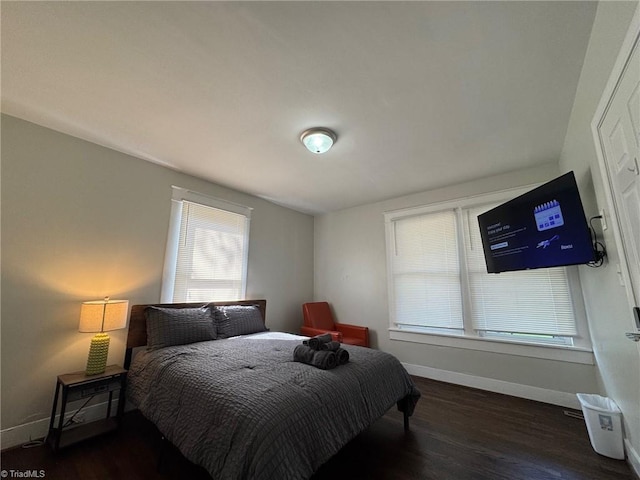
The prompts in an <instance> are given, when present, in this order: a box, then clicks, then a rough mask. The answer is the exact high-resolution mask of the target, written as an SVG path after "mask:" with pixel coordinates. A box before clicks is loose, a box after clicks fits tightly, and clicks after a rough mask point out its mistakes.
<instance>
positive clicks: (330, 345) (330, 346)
mask: <svg viewBox="0 0 640 480" xmlns="http://www.w3.org/2000/svg"><path fill="white" fill-rule="evenodd" d="M339 348H340V342H336V341H333V342H327V343H322V344H321V345H320V349H319V350H330V351H332V352H335V351H337V350H338V349H339Z"/></svg>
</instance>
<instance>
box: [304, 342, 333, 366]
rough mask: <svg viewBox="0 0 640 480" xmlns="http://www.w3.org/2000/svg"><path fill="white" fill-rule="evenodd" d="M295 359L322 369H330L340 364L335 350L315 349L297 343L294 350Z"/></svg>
mask: <svg viewBox="0 0 640 480" xmlns="http://www.w3.org/2000/svg"><path fill="white" fill-rule="evenodd" d="M293 360H294V361H295V362H301V363H306V364H307V365H311V366H313V367H316V368H320V369H322V370H330V369H332V368H335V367H336V366H337V365H338V356H337V355H336V353H335V352H332V351H330V350H314V349H313V348H311V347H309V346H308V345H296V348H295V350H294V351H293Z"/></svg>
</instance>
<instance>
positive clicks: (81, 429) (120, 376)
mask: <svg viewBox="0 0 640 480" xmlns="http://www.w3.org/2000/svg"><path fill="white" fill-rule="evenodd" d="M126 381H127V370H125V369H124V368H122V367H119V366H117V365H109V366H108V367H107V368H106V370H105V372H104V373H100V374H98V375H87V374H86V373H85V372H84V371H82V372H75V373H67V374H64V375H59V376H58V380H57V382H56V394H55V397H54V399H53V408H52V409H51V420H50V421H49V435H48V436H47V439H48V441H49V442H50V443H51V447H52V448H53V450H54V451H57V450H59V449H60V448H64V447H67V446H69V445H73V444H74V443H77V442H81V441H82V440H85V439H87V438H91V437H95V436H96V435H101V434H103V433H107V432H111V431H113V430H116V429H117V428H118V426H119V425H120V420H121V419H122V414H123V413H124V404H125V395H124V393H125V387H126ZM60 390H62V400H61V402H60V404H61V408H60V418H59V419H58V426H57V427H55V428H54V424H55V418H56V414H57V410H58V397H59V396H60ZM114 392H119V394H118V410H117V412H116V415H115V416H112V415H111V402H112V400H113V393H114ZM101 394H109V400H108V402H107V415H106V417H105V418H103V419H101V420H96V421H93V422H87V423H83V424H80V425H77V426H73V427H72V428H64V427H65V425H64V422H65V418H64V416H65V411H66V409H67V404H68V403H69V402H73V401H76V400H83V399H84V400H85V401H87V400H89V399H90V398H92V397H94V396H96V395H101Z"/></svg>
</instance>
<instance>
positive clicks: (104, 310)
mask: <svg viewBox="0 0 640 480" xmlns="http://www.w3.org/2000/svg"><path fill="white" fill-rule="evenodd" d="M128 310H129V301H128V300H109V297H107V298H105V299H104V300H95V301H91V302H83V303H82V309H81V310H80V326H79V327H78V330H79V331H81V332H108V331H109V330H118V329H120V328H124V327H125V326H126V325H127V312H128Z"/></svg>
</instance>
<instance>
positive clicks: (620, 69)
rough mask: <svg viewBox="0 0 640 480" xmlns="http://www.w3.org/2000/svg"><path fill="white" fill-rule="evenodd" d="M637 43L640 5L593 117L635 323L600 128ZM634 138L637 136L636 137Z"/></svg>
mask: <svg viewBox="0 0 640 480" xmlns="http://www.w3.org/2000/svg"><path fill="white" fill-rule="evenodd" d="M636 44H638V45H636ZM634 47H635V48H640V6H638V7H636V11H635V13H634V15H633V18H632V20H631V24H630V25H629V29H628V30H627V34H626V36H625V38H624V41H623V42H622V46H621V48H620V52H619V53H618V57H617V59H616V62H615V64H614V66H613V69H612V70H611V75H610V76H609V80H608V81H607V84H606V86H605V88H604V91H603V93H602V97H601V98H600V103H599V104H598V107H597V108H596V111H595V115H594V116H593V120H592V121H591V133H592V135H593V141H594V143H595V147H596V154H597V157H598V166H599V170H600V175H601V176H602V180H603V182H602V183H603V185H604V193H605V199H606V202H607V205H608V210H609V211H610V216H609V219H608V220H609V221H608V222H607V225H608V226H609V227H610V228H612V230H613V236H614V238H615V243H616V248H617V250H618V256H619V258H620V275H621V276H622V281H623V282H624V288H625V291H626V294H627V301H628V303H629V315H630V318H631V322H632V324H634V325H635V322H634V319H633V312H632V307H634V306H637V305H640V298H636V295H635V293H634V291H633V286H632V285H631V273H630V270H629V266H628V257H627V254H626V251H625V248H624V244H623V240H622V232H621V228H620V215H619V213H618V208H617V204H616V201H615V196H614V194H613V186H612V185H613V184H612V180H611V172H610V171H609V167H608V164H607V161H606V159H605V153H604V145H603V141H602V138H601V137H600V134H599V131H598V127H599V126H600V125H601V124H602V122H603V120H604V117H605V115H606V114H607V112H608V111H609V106H610V104H611V100H612V98H613V95H614V94H615V92H616V90H617V88H618V84H619V83H620V78H621V77H622V75H623V73H624V71H625V68H626V66H627V65H628V63H629V61H630V57H631V53H632V52H633V48H634ZM634 141H636V140H635V139H634ZM638 288H640V285H639V286H638ZM639 296H640V294H639ZM637 328H638V327H637V326H636V329H637Z"/></svg>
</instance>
